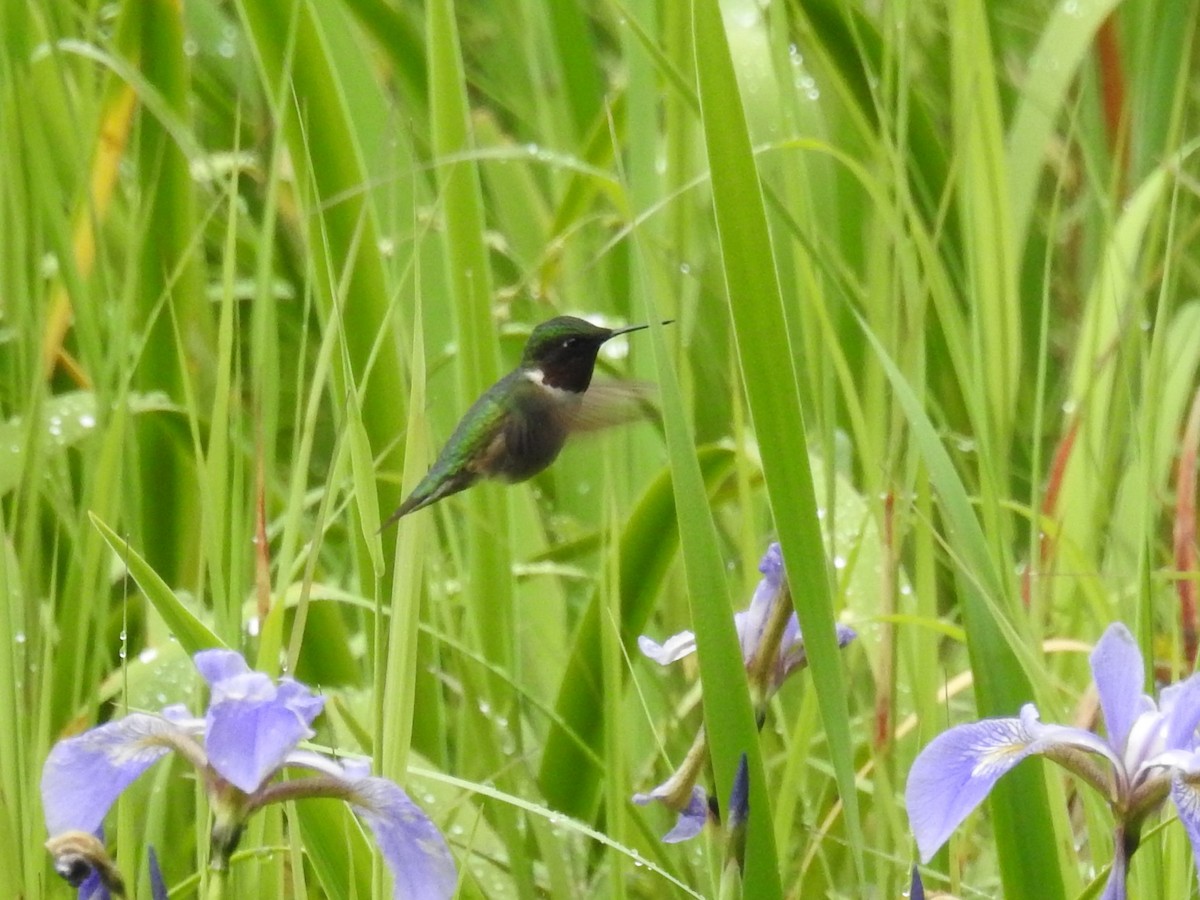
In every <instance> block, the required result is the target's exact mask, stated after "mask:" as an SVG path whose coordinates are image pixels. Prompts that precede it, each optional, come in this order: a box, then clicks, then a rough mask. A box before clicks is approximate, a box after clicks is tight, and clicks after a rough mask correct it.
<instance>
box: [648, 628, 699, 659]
mask: <svg viewBox="0 0 1200 900" xmlns="http://www.w3.org/2000/svg"><path fill="white" fill-rule="evenodd" d="M638 649H639V650H641V651H642V655H643V656H647V657H649V658H650V659H652V660H654V661H655V662H656V663H658V664H659V665H660V666H667V665H670V664H671V663H673V662H676V661H678V660H681V659H683V658H684V657H685V656H690V655H691V654H693V653H695V652H696V635H694V634H693V633H692V632H690V631H681V632H679V634H673V635H671V636H670V637H669V638H667V640H666V642H665V643H662V644H660V643H658V642H657V641H655V640H653V639H652V638H648V637H646V636H645V635H644V634H643V635H641V636H640V637H638Z"/></svg>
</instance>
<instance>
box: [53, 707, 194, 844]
mask: <svg viewBox="0 0 1200 900" xmlns="http://www.w3.org/2000/svg"><path fill="white" fill-rule="evenodd" d="M179 736H180V731H179V729H178V727H177V726H176V725H174V724H173V723H171V722H169V721H167V720H166V719H163V718H160V717H158V716H150V715H145V714H143V713H133V714H132V715H128V716H126V717H125V718H123V719H118V720H116V721H113V722H108V723H106V724H104V725H101V726H99V727H97V728H93V729H91V730H90V731H85V732H84V733H83V734H80V735H78V736H76V737H72V738H67V739H66V740H62V741H59V742H58V743H57V744H55V745H54V748H53V749H52V750H51V751H50V755H49V756H48V757H47V758H46V764H45V766H44V767H43V768H42V809H43V811H44V813H45V816H46V830H47V831H48V832H50V834H51V835H52V836H53V835H58V834H62V833H63V832H64V831H86V832H87V833H89V834H93V833H95V832H96V830H97V829H98V828H99V827H100V825H101V823H102V822H103V821H104V816H105V815H106V814H107V813H108V810H109V809H110V808H111V807H112V805H113V803H115V802H116V799H117V797H118V796H120V794H121V792H122V791H123V790H125V788H127V787H129V785H131V784H132V783H133V782H134V781H135V780H136V779H137V777H138V776H139V775H141V774H142V773H143V772H144V771H146V769H148V768H149V767H150V766H151V765H153V764H154V763H155V762H156V761H158V760H159V759H161V758H162V757H163V756H164V755H165V754H166V753H167V752H168V751H169V750H170V749H171V741H172V740H178V739H179Z"/></svg>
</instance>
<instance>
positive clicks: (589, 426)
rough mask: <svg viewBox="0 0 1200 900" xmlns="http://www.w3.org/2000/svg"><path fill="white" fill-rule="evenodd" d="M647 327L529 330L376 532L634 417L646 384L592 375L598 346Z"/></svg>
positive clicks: (560, 320) (563, 319)
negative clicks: (509, 365) (596, 380)
mask: <svg viewBox="0 0 1200 900" xmlns="http://www.w3.org/2000/svg"><path fill="white" fill-rule="evenodd" d="M670 321H674V320H670ZM670 321H667V322H664V323H663V324H664V325H668V324H670ZM649 327H650V326H649V325H630V326H627V327H625V328H604V327H602V326H600V325H593V324H592V323H591V322H588V321H585V320H584V319H578V318H576V317H574V316H557V317H555V318H553V319H550V320H549V321H547V322H543V323H542V324H540V325H538V326H537V327H536V328H534V329H533V332H532V333H531V334H530V335H529V340H528V341H526V342H525V350H524V352H523V353H522V355H521V363H520V365H518V366H517V367H516V368H515V369H513V370H512V371H511V372H509V373H508V374H507V375H505V376H504V377H503V378H501V379H500V380H499V381H497V382H496V383H495V384H494V385H492V386H491V387H490V388H488V389H487V391H486V392H484V394H483V396H481V397H480V398H479V399H478V400H476V401H475V403H474V404H473V405H472V406H471V408H470V409H468V410H467V412H466V415H464V416H463V417H462V419H460V420H459V423H458V425H457V426H456V427H455V429H454V433H453V434H451V435H450V440H449V441H448V442H447V443H446V446H445V447H443V448H442V452H441V453H439V454H438V457H437V459H436V460H435V461H434V463H433V466H432V467H431V468H430V469H429V472H428V473H426V475H425V477H424V478H422V479H421V481H420V483H419V484H417V486H416V487H415V488H414V489H413V492H412V493H411V494H409V495H408V498H407V499H406V500H405V501H404V502H403V503H401V504H400V506H399V507H398V508H397V509H396V511H395V512H394V513H392V514H391V516H389V517H388V520H387V521H386V522H384V523H383V526H382V528H381V529H380V530H381V531H382V530H383V528H387V527H388V526H389V525H391V524H392V523H393V522H395V521H396V520H397V519H399V518H400V517H402V516H406V515H408V514H409V513H410V512H414V511H416V510H418V509H421V508H422V507H425V506H429V505H430V504H432V503H436V502H437V501H439V500H441V499H442V498H443V497H449V496H450V495H451V494H457V493H458V492H459V491H463V490H466V489H467V488H469V487H470V486H471V485H473V484H475V483H476V482H477V481H479V480H480V479H483V478H494V479H498V480H500V481H506V482H509V483H510V484H515V483H516V482H519V481H525V480H526V479H529V478H532V477H533V476H534V475H536V474H538V472H541V471H542V470H543V469H545V468H546V467H547V466H549V465H550V464H551V463H552V462H554V460H555V458H556V457H557V456H558V454H559V451H560V450H562V448H563V445H564V444H565V443H566V441H567V437H568V436H569V435H570V434H572V433H573V432H577V431H594V430H597V429H599V428H604V427H606V426H608V425H616V424H620V423H621V422H626V421H629V420H630V419H632V418H634V417H635V416H636V415H637V413H638V405H637V404H636V403H634V402H630V401H635V400H637V399H639V398H641V399H645V395H646V393H647V391H646V385H644V384H643V383H641V382H613V383H606V384H597V385H593V384H592V373H593V371H594V370H595V368H596V354H598V353H599V352H600V346H601V345H602V344H603V343H604V342H605V341H608V340H610V339H612V338H614V337H616V336H617V335H619V334H628V333H629V332H631V331H641V330H642V329H645V328H649Z"/></svg>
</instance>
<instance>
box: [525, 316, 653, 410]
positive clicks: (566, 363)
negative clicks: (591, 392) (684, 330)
mask: <svg viewBox="0 0 1200 900" xmlns="http://www.w3.org/2000/svg"><path fill="white" fill-rule="evenodd" d="M646 327H647V326H645V325H630V326H628V327H626V328H603V327H601V326H599V325H593V324H592V323H591V322H587V321H584V320H583V319H577V318H575V317H574V316H557V317H555V318H553V319H551V320H550V321H548V322H543V323H542V324H541V325H539V326H537V327H536V328H535V329H533V333H532V334H531V335H529V340H528V341H526V342H525V353H524V355H522V357H521V368H522V369H523V370H525V371H526V372H527V373H529V374H530V377H531V378H533V379H534V380H536V381H538V382H539V383H541V384H544V385H546V386H547V387H551V388H557V389H558V390H562V391H571V392H572V393H575V394H582V393H583V392H584V391H586V390H587V389H588V385H589V384H591V381H592V371H593V370H594V369H595V367H596V354H597V353H599V352H600V345H601V344H603V343H604V342H605V341H607V340H608V339H609V338H612V337H616V336H617V335H618V334H626V333H627V332H630V331H640V330H641V329H643V328H646ZM535 373H536V374H535Z"/></svg>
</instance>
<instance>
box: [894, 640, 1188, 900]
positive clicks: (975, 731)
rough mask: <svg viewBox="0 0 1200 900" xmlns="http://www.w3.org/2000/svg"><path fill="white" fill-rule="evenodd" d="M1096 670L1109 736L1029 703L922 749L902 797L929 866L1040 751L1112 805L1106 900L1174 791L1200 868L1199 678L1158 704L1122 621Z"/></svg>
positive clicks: (1121, 887)
mask: <svg viewBox="0 0 1200 900" xmlns="http://www.w3.org/2000/svg"><path fill="white" fill-rule="evenodd" d="M1091 667H1092V678H1093V680H1094V681H1095V683H1096V689H1097V692H1098V694H1099V697H1100V708H1101V711H1102V712H1103V714H1104V722H1105V725H1106V727H1107V731H1108V738H1107V739H1104V738H1101V737H1100V736H1099V735H1096V734H1093V733H1092V732H1090V731H1085V730H1084V729H1082V728H1073V727H1068V726H1064V725H1044V724H1042V722H1041V721H1040V720H1039V716H1038V711H1037V708H1036V707H1035V706H1034V705H1033V704H1031V703H1030V704H1026V705H1025V706H1024V707H1023V708H1022V709H1021V714H1020V717H1019V718H1010V719H983V720H981V721H979V722H972V723H970V724H967V725H957V726H955V727H954V728H951V729H950V730H949V731H947V732H945V733H943V734H940V735H938V736H937V737H936V738H934V739H933V741H932V742H930V744H929V746H927V747H926V748H925V749H924V750H922V751H921V753H920V755H919V756H918V757H917V759H916V761H915V762H914V763H913V766H912V769H911V770H910V771H909V774H908V786H907V788H906V789H905V798H906V802H907V806H908V817H909V823H910V824H911V826H912V830H913V834H914V836H915V837H916V839H917V847H918V849H919V850H920V853H921V859H922V861H923V862H927V861H928V860H929V859H930V857H932V856H933V854H934V853H936V852H937V850H938V848H940V847H941V846H942V844H944V843H945V842H946V840H947V839H948V838H949V837H950V834H951V833H952V832H953V831H954V829H955V828H957V827H958V826H959V825H960V824H962V821H963V820H964V819H965V818H966V817H967V815H968V814H970V812H971V811H972V810H973V809H975V807H976V806H978V805H979V804H980V803H981V802H983V799H984V797H986V796H987V794H988V792H989V791H990V790H991V789H992V787H993V786H994V785H995V784H996V782H997V781H998V780H999V779H1000V777H1001V776H1002V775H1004V773H1005V772H1008V771H1009V770H1010V769H1012V768H1013V767H1014V766H1015V765H1016V764H1017V763H1019V762H1020V761H1021V760H1023V759H1025V758H1026V757H1028V756H1033V755H1040V756H1045V757H1046V758H1048V759H1051V760H1053V761H1054V762H1056V763H1058V764H1059V765H1061V766H1063V767H1064V768H1066V769H1068V770H1070V771H1071V772H1073V773H1075V774H1076V775H1078V776H1079V777H1080V778H1082V779H1083V780H1084V781H1086V782H1087V783H1088V784H1090V785H1092V786H1093V787H1094V788H1096V789H1097V790H1099V791H1100V792H1101V793H1102V794H1103V795H1104V796H1105V797H1107V798H1108V800H1109V805H1110V807H1111V808H1112V812H1113V818H1114V821H1115V829H1114V841H1113V843H1114V848H1115V849H1114V852H1115V856H1114V859H1113V864H1112V870H1111V872H1110V874H1109V877H1108V882H1107V884H1106V886H1105V889H1104V893H1103V895H1102V898H1103V900H1118V898H1120V900H1123V898H1124V897H1125V873H1126V871H1127V870H1128V866H1129V857H1130V856H1132V855H1133V852H1134V851H1135V850H1137V847H1138V841H1139V838H1140V834H1141V828H1142V825H1143V823H1144V822H1145V820H1146V818H1147V817H1148V816H1149V815H1150V814H1151V813H1153V812H1154V811H1155V810H1157V809H1158V807H1159V806H1160V805H1161V804H1162V802H1163V801H1164V800H1165V799H1166V797H1167V796H1168V794H1169V795H1170V796H1171V799H1172V800H1174V801H1175V806H1176V809H1177V810H1178V812H1179V818H1180V820H1181V821H1182V822H1183V824H1184V827H1185V828H1186V830H1187V833H1188V838H1189V839H1190V840H1191V842H1192V850H1193V854H1194V855H1195V856H1196V860H1197V863H1198V864H1200V754H1198V753H1197V749H1198V747H1197V735H1196V727H1197V725H1200V675H1193V676H1191V677H1190V678H1188V679H1187V680H1186V681H1183V682H1180V683H1179V684H1175V685H1171V686H1170V687H1167V688H1164V689H1163V691H1162V693H1161V695H1160V697H1159V702H1158V703H1157V704H1156V703H1155V702H1154V700H1153V699H1152V698H1150V697H1148V696H1146V695H1144V694H1143V693H1142V678H1143V673H1144V671H1145V669H1144V668H1143V664H1142V654H1141V652H1140V651H1139V650H1138V647H1137V644H1136V643H1135V642H1134V640H1133V636H1132V635H1131V634H1130V633H1129V630H1128V629H1127V628H1126V627H1125V626H1124V625H1122V624H1121V623H1119V622H1118V623H1114V624H1113V625H1110V626H1109V627H1108V629H1107V630H1106V631H1105V632H1104V634H1103V635H1102V636H1101V638H1100V640H1099V641H1098V642H1097V643H1096V647H1095V649H1094V650H1093V651H1092V655H1091Z"/></svg>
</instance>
